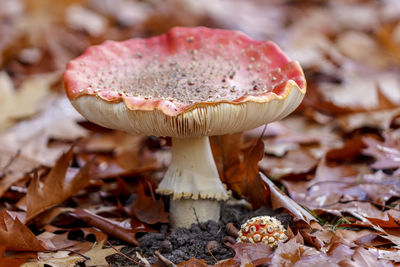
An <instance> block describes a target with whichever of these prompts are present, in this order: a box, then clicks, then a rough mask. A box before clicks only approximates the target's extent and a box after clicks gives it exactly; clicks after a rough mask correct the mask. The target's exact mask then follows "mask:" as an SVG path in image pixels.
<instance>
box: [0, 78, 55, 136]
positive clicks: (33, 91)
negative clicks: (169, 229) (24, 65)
mask: <svg viewBox="0 0 400 267" xmlns="http://www.w3.org/2000/svg"><path fill="white" fill-rule="evenodd" d="M59 78H60V74H59V73H49V74H41V75H37V76H31V77H30V78H29V79H27V80H25V81H24V82H23V83H22V84H21V86H20V88H18V90H15V89H14V88H13V86H12V83H11V80H10V78H9V77H8V75H7V74H6V73H5V72H0V130H5V129H7V128H9V127H10V126H11V125H13V124H14V123H15V122H16V120H18V119H22V118H26V117H29V116H32V115H34V114H35V113H36V112H38V111H39V110H40V109H41V108H42V107H43V105H42V102H43V101H44V99H45V98H46V97H47V96H48V94H49V91H50V86H51V85H52V84H53V83H54V82H55V81H57V80H58V79H59Z"/></svg>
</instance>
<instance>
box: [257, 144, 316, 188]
mask: <svg viewBox="0 0 400 267" xmlns="http://www.w3.org/2000/svg"><path fill="white" fill-rule="evenodd" d="M317 165H318V160H317V159H316V158H315V157H314V156H313V155H312V154H311V153H310V152H309V151H308V150H301V149H298V150H293V151H289V152H287V153H286V155H284V156H283V157H282V158H277V157H263V159H262V160H261V161H260V163H259V166H260V169H261V170H262V171H263V172H264V173H266V174H267V175H268V177H270V178H271V179H272V180H279V179H285V180H299V179H307V178H309V176H310V174H312V173H313V172H314V171H315V169H316V167H317Z"/></svg>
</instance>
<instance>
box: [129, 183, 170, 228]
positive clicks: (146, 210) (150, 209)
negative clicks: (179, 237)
mask: <svg viewBox="0 0 400 267" xmlns="http://www.w3.org/2000/svg"><path fill="white" fill-rule="evenodd" d="M146 187H147V190H146ZM146 191H149V192H148V194H149V195H147V194H146ZM130 210H131V211H132V213H133V215H134V216H135V217H136V218H137V219H138V220H139V221H141V222H144V223H147V224H156V223H168V215H169V214H168V212H166V211H165V209H164V202H163V200H162V199H161V198H160V199H156V197H155V195H154V191H153V188H152V186H151V184H150V183H149V182H148V181H139V184H138V187H137V191H136V199H135V201H134V202H133V203H132V205H131V207H130Z"/></svg>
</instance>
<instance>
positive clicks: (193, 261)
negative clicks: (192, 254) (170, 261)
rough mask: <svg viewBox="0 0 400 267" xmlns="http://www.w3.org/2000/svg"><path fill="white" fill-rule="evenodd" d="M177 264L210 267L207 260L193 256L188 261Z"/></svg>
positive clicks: (188, 266) (183, 266)
mask: <svg viewBox="0 0 400 267" xmlns="http://www.w3.org/2000/svg"><path fill="white" fill-rule="evenodd" d="M177 266H181V267H197V266H198V267H208V266H209V265H208V264H207V263H206V261H205V260H198V259H195V258H191V259H190V260H187V261H182V262H180V263H179V264H178V265H177Z"/></svg>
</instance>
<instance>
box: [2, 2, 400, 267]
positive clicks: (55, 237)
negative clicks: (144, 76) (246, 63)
mask: <svg viewBox="0 0 400 267" xmlns="http://www.w3.org/2000/svg"><path fill="white" fill-rule="evenodd" d="M110 3H111V2H110ZM110 3H109V1H96V0H73V1H70V0H62V1H57V2H54V1H49V0H40V1H31V2H26V1H19V0H15V1H2V2H1V3H0V34H1V35H2V36H7V38H3V39H4V40H0V104H1V105H0V106H1V108H0V109H1V112H0V113H1V116H0V130H1V132H0V147H1V148H0V206H1V213H0V248H1V250H0V252H1V253H2V257H1V258H0V266H11V264H14V265H18V264H22V263H23V262H26V263H25V265H23V266H40V264H42V265H43V264H47V265H50V266H59V265H65V266H74V265H75V264H77V263H79V264H80V265H83V264H85V265H86V266H94V265H107V264H109V265H111V266H129V265H132V266H135V265H136V264H137V263H139V262H140V264H142V265H145V266H146V265H150V264H152V265H153V266H165V265H167V266H173V264H177V265H178V266H211V265H214V266H257V265H262V264H269V265H270V266H305V265H309V266H316V265H317V264H318V265H320V264H325V265H327V266H394V265H395V264H398V263H399V262H400V259H399V256H398V254H399V249H400V236H399V234H398V233H399V228H400V221H399V218H400V199H399V195H400V194H399V193H400V187H399V181H400V180H399V179H400V164H399V162H400V161H399V157H400V148H399V142H400V134H399V128H400V121H399V117H400V112H399V104H400V81H399V77H400V76H399V70H398V69H399V68H398V67H399V63H400V61H399V59H400V51H399V48H398V47H400V46H399V45H400V37H399V36H400V35H399V32H400V31H399V29H400V7H399V5H398V4H397V3H396V1H379V2H378V1H372V0H367V1H364V0H354V1H351V2H346V1H334V0H331V1H281V2H279V1H271V2H268V3H262V2H260V1H245V0H239V1H235V3H232V2H231V1H218V2H215V1H202V2H201V3H200V2H197V1H180V0H179V1H164V2H163V3H162V4H161V3H159V4H156V3H153V2H152V1H125V0H118V1H113V3H112V4H110ZM232 14H238V15H236V16H232ZM294 18H295V19H294ZM177 25H180V26H197V25H207V26H211V27H222V28H231V29H239V30H242V31H243V32H245V33H247V34H249V35H250V36H251V37H254V38H258V39H271V40H274V41H275V42H277V43H278V45H279V46H280V47H282V49H283V50H284V51H286V52H287V53H288V54H289V56H290V57H291V58H293V59H296V60H298V61H300V63H301V65H302V66H303V67H304V70H305V73H306V77H307V82H308V85H309V86H308V92H307V95H306V97H305V99H304V101H303V103H302V105H301V107H300V108H299V109H298V110H297V111H296V113H295V114H294V115H292V116H290V117H289V118H287V119H285V120H283V121H279V122H275V123H272V124H271V125H269V126H268V129H267V131H266V133H265V134H264V135H262V131H263V130H262V128H260V129H255V130H252V131H249V132H245V133H243V134H242V133H238V134H234V135H227V136H218V137H213V138H212V139H211V143H212V149H213V153H214V157H215V161H216V163H217V166H218V171H219V173H220V177H221V180H222V181H223V182H224V183H225V184H226V185H227V188H228V189H229V190H230V191H231V192H232V199H231V200H230V201H229V202H228V203H227V204H226V205H225V206H224V208H223V217H222V219H221V221H220V222H218V223H216V224H212V223H211V224H206V225H194V226H193V227H192V228H191V230H178V229H175V230H169V229H168V227H167V224H166V222H167V217H168V207H167V205H165V203H166V202H164V200H163V198H160V197H159V196H158V195H157V194H155V193H154V188H155V186H156V184H157V183H158V182H159V181H160V179H161V178H162V176H163V173H164V172H165V170H166V167H167V166H168V164H169V162H170V156H169V150H170V147H169V144H168V143H169V141H168V140H166V139H158V138H152V137H144V136H131V135H128V134H125V133H122V132H118V131H111V130H107V129H104V128H101V127H97V126H94V125H92V124H90V123H88V122H86V121H84V119H83V118H82V117H81V116H80V115H79V114H78V113H77V112H76V111H75V110H74V109H73V107H72V106H71V105H70V104H69V102H68V100H67V99H66V97H65V96H64V95H63V93H62V85H61V83H60V82H59V75H60V73H61V72H62V70H63V68H64V66H65V63H66V62H68V61H69V60H70V59H72V58H74V57H76V56H78V55H79V54H81V53H82V52H83V50H84V49H85V48H86V47H87V46H89V45H92V44H98V43H101V42H102V41H104V40H106V39H114V40H124V39H127V38H131V37H147V36H151V35H155V34H158V33H163V32H165V31H166V30H167V29H168V28H170V27H172V26H177ZM49 36H51V38H50V37H49ZM72 146H73V148H71V147H72ZM259 171H261V173H260V174H259ZM258 215H273V216H276V217H277V218H279V219H281V220H283V221H284V224H285V227H286V228H287V235H288V236H289V238H290V240H289V241H287V242H286V243H282V244H280V245H279V246H278V248H277V249H275V250H272V249H270V248H269V247H268V248H264V247H263V246H262V245H256V244H244V243H236V241H235V238H236V237H235V234H234V233H232V230H228V229H227V225H228V224H229V225H231V226H232V225H233V226H234V227H235V228H238V227H240V225H241V223H243V221H244V220H245V219H247V218H249V217H251V216H258ZM210 233H212V234H210ZM115 249H120V252H119V254H118V253H116V251H115ZM121 253H122V254H123V255H121ZM171 264H172V265H171Z"/></svg>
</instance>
